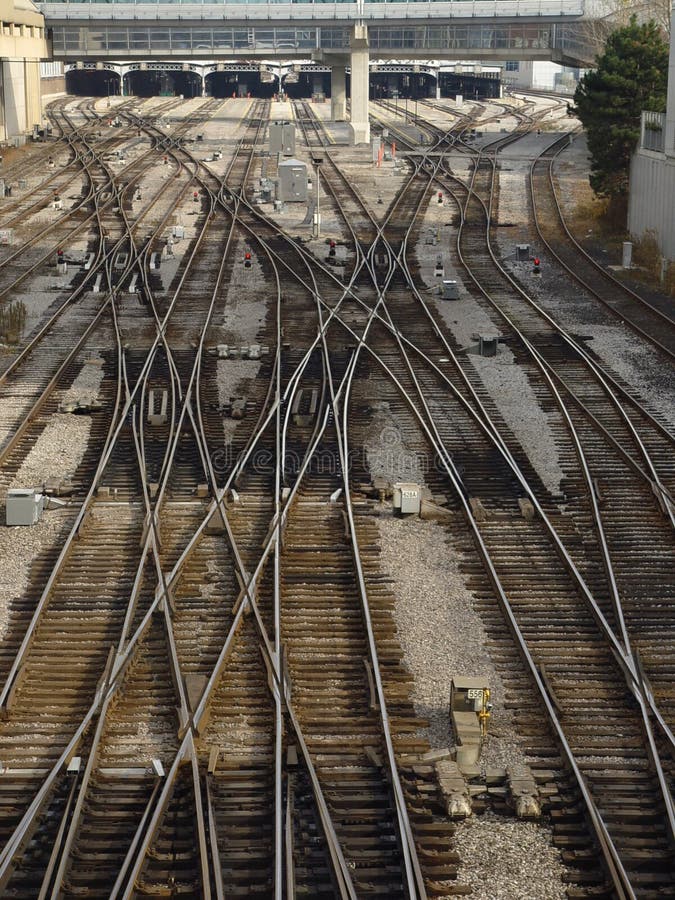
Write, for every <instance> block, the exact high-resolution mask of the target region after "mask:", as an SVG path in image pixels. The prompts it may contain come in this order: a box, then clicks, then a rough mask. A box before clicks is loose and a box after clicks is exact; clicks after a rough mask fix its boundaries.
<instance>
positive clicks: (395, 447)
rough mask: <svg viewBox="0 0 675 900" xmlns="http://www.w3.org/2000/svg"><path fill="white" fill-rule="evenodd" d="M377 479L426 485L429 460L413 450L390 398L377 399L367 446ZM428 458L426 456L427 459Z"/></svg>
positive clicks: (371, 467) (369, 467) (366, 452)
mask: <svg viewBox="0 0 675 900" xmlns="http://www.w3.org/2000/svg"><path fill="white" fill-rule="evenodd" d="M363 451H364V454H365V457H366V460H367V465H368V469H369V471H370V474H371V476H372V477H373V478H383V479H385V480H386V481H389V482H392V483H393V482H396V481H414V482H415V483H417V484H424V483H425V481H424V469H425V466H424V465H423V463H424V461H425V460H422V459H420V457H419V456H418V455H417V453H415V452H414V451H412V450H411V449H410V448H409V447H408V446H407V445H406V443H405V439H404V437H403V435H402V434H401V431H400V429H399V428H398V426H397V424H396V419H395V418H394V416H393V414H392V412H391V410H390V408H389V403H387V402H386V401H382V402H375V403H374V404H373V413H372V416H371V419H370V425H369V428H368V433H367V435H366V443H365V446H364V448H363ZM425 459H426V458H425Z"/></svg>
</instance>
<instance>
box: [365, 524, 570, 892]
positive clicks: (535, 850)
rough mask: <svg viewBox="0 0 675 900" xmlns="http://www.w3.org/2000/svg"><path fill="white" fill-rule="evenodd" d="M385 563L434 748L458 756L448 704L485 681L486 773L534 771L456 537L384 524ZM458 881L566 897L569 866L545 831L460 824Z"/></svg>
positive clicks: (486, 820)
mask: <svg viewBox="0 0 675 900" xmlns="http://www.w3.org/2000/svg"><path fill="white" fill-rule="evenodd" d="M378 526H379V531H380V542H381V564H382V568H383V570H384V571H385V572H386V573H387V574H388V575H389V576H390V577H391V578H392V579H393V585H392V589H393V591H394V594H395V597H396V604H395V609H394V617H395V620H396V625H397V627H398V632H399V640H400V642H401V646H402V648H403V652H404V660H405V663H406V665H407V666H408V668H409V669H410V670H411V672H412V673H413V675H414V679H415V681H414V689H413V701H414V704H415V709H416V712H417V713H418V715H420V716H422V717H424V718H426V719H428V720H429V728H428V729H427V735H426V736H427V737H428V739H429V741H430V743H431V746H432V748H434V749H443V748H447V747H452V746H453V742H452V736H451V734H450V721H449V711H448V704H449V699H450V679H451V677H452V676H453V675H454V674H457V675H462V676H476V677H482V678H485V682H486V684H487V685H488V686H489V687H490V689H491V696H490V699H491V701H492V702H493V704H494V709H493V711H492V715H491V717H490V723H489V728H488V737H487V740H486V742H485V745H484V747H483V751H482V754H481V765H482V766H483V767H484V768H487V767H490V768H506V767H510V766H522V765H526V764H527V761H526V758H525V756H524V754H523V751H522V750H521V748H520V746H519V742H518V736H517V734H516V730H515V726H514V723H513V718H512V715H511V712H510V711H509V710H507V709H505V706H504V685H503V683H502V680H501V678H500V676H499V673H498V672H497V670H496V669H495V667H494V665H493V663H492V660H491V659H490V656H489V654H488V652H487V650H486V640H487V635H486V633H485V629H484V628H483V624H482V622H481V620H480V617H479V616H478V613H477V612H476V611H475V610H474V607H473V596H472V594H471V592H470V591H469V589H468V588H467V585H466V580H465V577H464V575H463V574H462V572H461V570H460V566H461V563H462V558H461V556H458V555H457V554H456V553H455V552H454V551H453V549H452V548H451V547H450V546H449V545H448V543H447V532H446V529H445V528H444V527H443V526H441V525H437V524H436V523H433V522H423V521H420V520H419V519H414V518H410V519H395V518H392V517H387V516H382V517H381V518H379V519H378ZM455 849H456V850H457V851H458V852H459V854H460V856H461V859H462V865H461V867H460V870H459V873H458V882H460V883H467V884H470V885H471V887H472V889H473V893H472V895H471V896H472V897H473V898H475V900H517V898H518V900H557V898H564V897H565V891H564V887H563V884H562V881H561V876H562V874H563V871H564V869H563V867H562V864H561V863H560V858H559V854H558V852H557V851H556V850H555V848H554V847H553V846H552V844H551V831H550V829H549V828H548V827H547V826H545V825H539V824H532V823H527V822H523V821H521V820H519V819H510V818H503V817H501V816H496V815H493V814H490V813H487V814H484V815H482V816H480V817H471V818H469V819H467V820H465V821H461V822H458V823H457V830H456V833H455Z"/></svg>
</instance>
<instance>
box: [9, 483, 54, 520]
mask: <svg viewBox="0 0 675 900" xmlns="http://www.w3.org/2000/svg"><path fill="white" fill-rule="evenodd" d="M44 499H45V498H44V496H43V495H42V494H41V493H39V492H38V491H36V490H35V488H12V489H11V490H9V491H7V501H6V511H5V516H6V518H5V521H6V523H7V525H36V524H37V523H38V522H39V521H40V516H41V515H42V510H43V508H44Z"/></svg>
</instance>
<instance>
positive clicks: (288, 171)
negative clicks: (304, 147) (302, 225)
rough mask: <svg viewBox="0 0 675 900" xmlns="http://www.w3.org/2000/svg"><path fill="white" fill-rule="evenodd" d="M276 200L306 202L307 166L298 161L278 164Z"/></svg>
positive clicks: (292, 160) (288, 160)
mask: <svg viewBox="0 0 675 900" xmlns="http://www.w3.org/2000/svg"><path fill="white" fill-rule="evenodd" d="M278 174H279V181H278V184H277V200H282V201H286V202H294V201H295V202H302V201H306V200H307V166H306V164H305V163H304V162H302V161H301V160H299V159H287V160H284V162H282V163H279V168H278Z"/></svg>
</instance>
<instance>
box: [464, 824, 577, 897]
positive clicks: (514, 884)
mask: <svg viewBox="0 0 675 900" xmlns="http://www.w3.org/2000/svg"><path fill="white" fill-rule="evenodd" d="M455 849H456V850H457V852H458V853H459V854H460V856H461V859H462V862H461V864H460V867H459V871H458V875H457V880H458V881H459V882H462V883H464V884H466V883H468V884H470V885H471V888H472V893H471V897H472V900H564V898H565V897H566V896H567V894H566V890H565V885H564V884H563V881H562V876H563V873H564V871H565V869H564V867H563V865H562V863H561V862H560V854H559V852H558V850H556V848H555V847H553V846H552V844H551V839H550V831H549V829H548V828H544V827H542V826H541V825H536V824H534V823H532V822H525V821H523V820H521V819H505V818H502V817H500V816H496V815H494V814H492V813H489V812H488V813H485V815H482V816H479V817H476V816H472V817H471V818H469V819H465V820H464V821H463V822H461V823H460V824H458V826H457V831H456V832H455Z"/></svg>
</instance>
